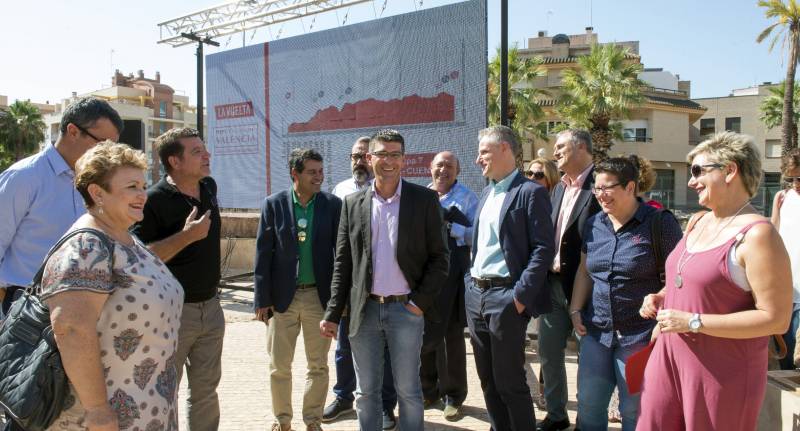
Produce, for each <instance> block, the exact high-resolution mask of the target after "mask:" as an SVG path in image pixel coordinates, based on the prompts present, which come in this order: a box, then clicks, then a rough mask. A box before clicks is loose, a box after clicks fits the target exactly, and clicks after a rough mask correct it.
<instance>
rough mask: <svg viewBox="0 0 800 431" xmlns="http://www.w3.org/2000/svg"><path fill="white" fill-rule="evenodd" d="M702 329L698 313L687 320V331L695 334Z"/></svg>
mask: <svg viewBox="0 0 800 431" xmlns="http://www.w3.org/2000/svg"><path fill="white" fill-rule="evenodd" d="M702 327H703V322H702V321H701V320H700V314H698V313H694V314H692V318H691V319H689V330H690V331H692V332H694V333H695V334H696V333H698V332H700V328H702Z"/></svg>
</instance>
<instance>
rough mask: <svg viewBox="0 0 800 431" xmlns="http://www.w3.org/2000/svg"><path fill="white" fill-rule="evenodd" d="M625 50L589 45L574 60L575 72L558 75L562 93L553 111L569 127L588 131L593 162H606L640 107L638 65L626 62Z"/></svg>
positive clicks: (611, 45) (642, 98)
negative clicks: (627, 121)
mask: <svg viewBox="0 0 800 431" xmlns="http://www.w3.org/2000/svg"><path fill="white" fill-rule="evenodd" d="M627 57H628V50H627V49H624V48H622V47H618V46H616V45H613V44H606V45H597V44H595V45H593V46H592V50H591V52H590V53H589V54H588V55H585V56H582V57H578V59H577V62H578V68H577V69H567V70H565V71H564V72H563V74H562V80H561V83H562V85H563V93H562V94H561V97H560V98H559V100H558V104H557V107H556V111H557V112H558V113H559V114H560V115H561V117H562V118H565V119H566V120H568V121H569V122H570V124H571V125H572V126H575V127H584V128H587V129H589V132H590V133H591V134H592V142H593V145H592V150H593V153H594V158H595V160H596V161H600V160H604V159H606V158H608V151H609V150H610V149H611V146H612V145H613V144H614V143H613V139H615V138H616V139H619V138H621V133H620V132H621V127H622V124H621V123H620V122H619V121H620V120H623V119H625V118H628V115H629V112H630V109H631V108H634V107H636V106H638V105H640V104H641V103H642V101H643V100H644V96H643V95H642V88H643V87H644V86H645V85H646V84H645V83H644V82H643V81H641V80H639V78H638V76H639V73H640V72H641V71H642V65H641V63H638V62H634V61H630V60H629V59H628V58H627Z"/></svg>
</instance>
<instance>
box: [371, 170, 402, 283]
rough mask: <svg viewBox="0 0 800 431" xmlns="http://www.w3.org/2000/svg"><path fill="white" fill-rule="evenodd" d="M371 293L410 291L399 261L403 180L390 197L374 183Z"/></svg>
mask: <svg viewBox="0 0 800 431" xmlns="http://www.w3.org/2000/svg"><path fill="white" fill-rule="evenodd" d="M371 188H372V220H371V221H372V223H371V229H372V274H373V280H372V293H373V294H374V295H380V296H390V295H407V294H409V293H411V289H410V288H409V287H408V282H407V281H406V277H405V275H403V271H402V270H401V269H400V265H399V264H398V263H397V231H398V228H399V226H400V193H401V191H402V188H403V181H402V180H401V181H400V184H398V185H397V191H395V193H394V196H392V197H390V198H389V199H383V198H382V197H381V196H380V195H379V194H378V192H377V191H376V190H375V183H374V182H373V183H372V186H371Z"/></svg>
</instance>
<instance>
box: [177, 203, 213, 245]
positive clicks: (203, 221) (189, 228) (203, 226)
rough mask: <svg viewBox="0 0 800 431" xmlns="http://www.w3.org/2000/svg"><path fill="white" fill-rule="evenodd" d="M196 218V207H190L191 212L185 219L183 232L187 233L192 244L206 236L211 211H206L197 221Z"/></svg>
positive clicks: (209, 225) (209, 224)
mask: <svg viewBox="0 0 800 431" xmlns="http://www.w3.org/2000/svg"><path fill="white" fill-rule="evenodd" d="M196 217H197V207H192V212H190V213H189V217H186V223H185V224H184V225H183V231H184V232H187V233H189V236H190V238H191V240H192V242H195V241H200V240H201V239H203V238H205V237H206V236H207V235H208V228H210V227H211V210H208V211H206V212H205V214H203V216H202V217H200V218H199V219H197V220H195V218H196Z"/></svg>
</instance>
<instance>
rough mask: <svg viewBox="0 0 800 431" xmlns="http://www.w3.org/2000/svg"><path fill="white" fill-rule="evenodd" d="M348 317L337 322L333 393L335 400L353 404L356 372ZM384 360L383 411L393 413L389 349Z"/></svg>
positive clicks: (393, 401) (394, 399)
mask: <svg viewBox="0 0 800 431" xmlns="http://www.w3.org/2000/svg"><path fill="white" fill-rule="evenodd" d="M349 328H350V315H347V316H344V317H342V320H341V321H340V322H339V336H338V337H336V354H335V355H334V362H335V363H336V384H335V385H333V393H334V394H335V395H336V397H337V398H339V399H341V400H344V401H347V402H348V403H349V404H352V403H353V399H354V397H353V391H355V390H356V371H355V370H354V369H353V352H352V351H351V350H350V336H349V334H350V330H349ZM383 354H384V355H385V356H384V357H385V358H386V360H385V361H384V366H383V390H382V397H383V409H384V410H388V411H394V408H395V406H397V393H395V391H394V381H393V380H394V378H393V377H392V361H391V360H390V359H389V358H391V356H390V355H389V347H388V346H386V348H384V350H383Z"/></svg>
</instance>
